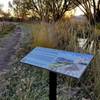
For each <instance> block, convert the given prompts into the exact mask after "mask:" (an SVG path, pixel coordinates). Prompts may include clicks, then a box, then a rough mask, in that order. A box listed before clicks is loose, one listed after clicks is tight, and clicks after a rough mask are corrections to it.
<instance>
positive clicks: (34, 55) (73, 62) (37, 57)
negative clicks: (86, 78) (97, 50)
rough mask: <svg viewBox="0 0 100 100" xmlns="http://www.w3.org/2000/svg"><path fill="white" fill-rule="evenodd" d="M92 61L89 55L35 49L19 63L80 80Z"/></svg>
mask: <svg viewBox="0 0 100 100" xmlns="http://www.w3.org/2000/svg"><path fill="white" fill-rule="evenodd" d="M92 59H93V55H90V54H81V53H75V52H67V51H62V50H56V49H49V48H42V47H37V48H35V49H33V50H32V51H31V52H30V53H29V54H28V55H26V56H25V57H24V58H23V59H22V60H21V62H22V63H26V64H30V65H34V66H37V67H40V68H44V69H47V70H50V71H53V72H56V73H61V74H64V75H67V76H71V77H74V78H80V77H81V76H82V74H83V73H84V71H85V70H86V68H87V67H88V65H89V63H90V61H91V60H92Z"/></svg>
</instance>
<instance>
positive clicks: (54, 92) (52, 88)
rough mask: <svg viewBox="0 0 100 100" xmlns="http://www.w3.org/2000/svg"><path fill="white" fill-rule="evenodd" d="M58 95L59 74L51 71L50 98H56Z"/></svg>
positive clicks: (54, 99) (52, 99) (53, 99)
mask: <svg viewBox="0 0 100 100" xmlns="http://www.w3.org/2000/svg"><path fill="white" fill-rule="evenodd" d="M56 96H57V74H56V73H54V72H51V71H50V72H49V100H56V98H57V97H56Z"/></svg>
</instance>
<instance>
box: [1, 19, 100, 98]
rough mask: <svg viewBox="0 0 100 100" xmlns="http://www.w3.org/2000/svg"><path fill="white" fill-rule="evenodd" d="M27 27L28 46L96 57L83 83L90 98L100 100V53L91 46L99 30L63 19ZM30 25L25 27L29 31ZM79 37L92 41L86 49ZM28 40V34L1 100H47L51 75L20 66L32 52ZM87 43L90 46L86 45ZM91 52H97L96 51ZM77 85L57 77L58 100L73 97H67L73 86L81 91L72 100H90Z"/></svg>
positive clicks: (12, 67)
mask: <svg viewBox="0 0 100 100" xmlns="http://www.w3.org/2000/svg"><path fill="white" fill-rule="evenodd" d="M28 26H29V27H30V26H31V28H30V29H31V31H32V34H31V35H32V36H31V37H29V38H28V40H30V42H29V41H28V42H27V43H28V44H29V45H30V46H31V48H34V47H36V46H43V47H49V48H57V49H62V50H69V51H75V52H81V53H83V52H85V53H93V54H94V55H96V56H95V59H94V61H93V63H92V64H91V65H90V67H89V70H88V71H87V74H86V77H85V79H84V80H83V83H84V84H85V87H86V89H87V90H88V93H89V94H90V96H91V97H92V98H95V99H94V100H99V99H100V88H99V86H100V62H99V60H100V52H98V50H99V49H98V48H95V49H94V47H96V46H92V48H91V46H90V45H91V42H92V41H93V40H95V39H94V38H95V37H93V36H94V34H93V33H94V32H96V31H97V29H93V27H92V26H90V25H89V24H88V23H86V22H84V23H83V22H82V23H77V22H76V21H73V20H67V21H62V20H61V21H58V22H56V23H45V22H41V23H37V24H33V25H32V24H31V25H28ZM28 26H27V25H25V26H23V27H25V28H27V27H28ZM98 33H99V32H98ZM28 35H30V34H28ZM91 35H93V36H91ZM95 35H96V33H95ZM80 37H81V38H86V39H87V40H89V41H87V42H86V44H85V48H84V45H83V47H80V46H79V42H78V38H80ZM91 37H92V38H91ZM30 38H31V39H30ZM25 39H27V35H26V38H24V39H22V40H21V41H23V42H22V44H23V45H24V46H22V48H23V49H25V50H23V52H22V51H19V54H18V58H17V61H18V62H17V63H15V64H13V65H11V70H10V72H9V73H8V74H7V75H6V76H7V80H8V85H7V88H6V91H5V93H4V96H3V97H2V98H3V99H4V98H6V99H7V100H48V95H49V94H48V72H47V71H43V70H39V69H35V68H32V66H29V65H24V64H20V63H19V60H20V59H21V58H22V57H23V56H24V55H25V54H26V52H29V49H28V50H26V48H27V46H28V44H27V45H26V43H25V44H24V41H25ZM97 41H98V40H97ZM97 41H94V44H96V42H97ZM87 44H88V46H86V45H87ZM91 49H94V50H95V52H94V51H93V50H91ZM97 49H98V50H97ZM20 52H21V53H20ZM76 83H77V82H76V81H75V80H73V79H70V78H67V77H64V76H62V75H58V88H57V89H58V91H57V93H58V94H57V98H58V100H69V99H68V98H70V96H68V94H69V93H68V91H69V90H70V88H73V87H74V88H75V91H77V90H78V89H77V88H79V89H80V92H79V93H78V94H77V95H76V97H75V98H74V99H72V100H82V98H85V97H88V98H89V96H87V94H86V93H85V92H84V90H83V88H82V86H80V84H78V85H77V84H76ZM69 87H70V88H69ZM1 100H2V99H1Z"/></svg>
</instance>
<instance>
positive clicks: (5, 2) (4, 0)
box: [0, 0, 83, 16]
mask: <svg viewBox="0 0 100 100" xmlns="http://www.w3.org/2000/svg"><path fill="white" fill-rule="evenodd" d="M9 1H13V0H0V4H2V5H3V10H4V11H5V12H7V11H8V8H9V6H8V2H9ZM82 14H83V13H82V11H81V10H80V9H79V8H76V11H75V15H76V16H79V15H82Z"/></svg>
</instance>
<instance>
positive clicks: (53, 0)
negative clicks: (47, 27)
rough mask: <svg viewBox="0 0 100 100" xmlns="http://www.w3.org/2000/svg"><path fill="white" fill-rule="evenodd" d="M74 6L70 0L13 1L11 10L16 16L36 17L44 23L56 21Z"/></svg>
mask: <svg viewBox="0 0 100 100" xmlns="http://www.w3.org/2000/svg"><path fill="white" fill-rule="evenodd" d="M75 6H76V5H74V4H73V2H72V1H71V0H13V7H12V8H13V9H14V12H16V13H17V15H20V13H21V14H22V15H23V16H25V15H26V12H27V13H29V14H30V16H35V17H38V18H39V19H41V20H45V21H50V20H53V21H57V20H58V19H60V18H61V17H62V16H63V15H64V13H65V12H66V11H68V10H70V9H72V8H74V7H75Z"/></svg>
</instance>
